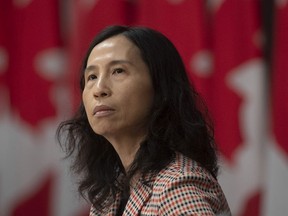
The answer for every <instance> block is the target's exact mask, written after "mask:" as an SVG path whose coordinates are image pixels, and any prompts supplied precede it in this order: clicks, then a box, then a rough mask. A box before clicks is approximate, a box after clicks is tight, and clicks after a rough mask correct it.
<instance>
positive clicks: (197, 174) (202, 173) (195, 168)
mask: <svg viewBox="0 0 288 216" xmlns="http://www.w3.org/2000/svg"><path fill="white" fill-rule="evenodd" d="M181 177H183V178H189V177H190V178H201V179H203V178H204V179H207V180H211V181H216V182H217V180H216V179H215V178H214V177H213V176H212V174H211V173H210V172H209V171H208V170H206V169H205V168H203V167H202V166H201V165H200V164H199V163H198V162H197V161H195V160H193V159H191V158H189V157H187V156H185V155H183V154H182V153H179V152H176V153H175V157H174V159H173V160H172V161H171V162H170V163H169V164H168V165H167V166H166V167H165V168H164V169H162V170H161V171H160V172H159V173H158V178H157V179H159V180H162V181H163V180H165V179H167V180H172V179H177V178H181Z"/></svg>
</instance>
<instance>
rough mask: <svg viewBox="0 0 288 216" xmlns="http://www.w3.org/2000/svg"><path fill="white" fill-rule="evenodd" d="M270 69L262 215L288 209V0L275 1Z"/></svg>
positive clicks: (281, 213) (276, 213)
mask: <svg viewBox="0 0 288 216" xmlns="http://www.w3.org/2000/svg"><path fill="white" fill-rule="evenodd" d="M275 3H276V4H275V12H274V14H275V18H274V31H273V33H274V34H273V38H274V41H273V45H274V46H273V52H272V59H273V60H272V67H271V68H272V72H271V76H270V78H271V82H270V83H271V85H270V86H269V87H270V89H271V94H270V95H271V98H270V100H269V102H270V103H269V111H271V114H272V115H271V119H270V120H271V121H270V127H269V130H270V133H269V136H268V142H267V146H266V151H267V152H266V160H265V163H264V165H265V168H266V169H265V175H264V178H265V185H264V186H265V195H266V196H265V199H264V200H263V212H264V214H263V215H265V216H270V215H287V213H288V188H287V187H286V186H285V185H286V184H287V182H288V142H287V133H288V127H287V123H288V89H287V86H288V63H287V56H288V43H287V38H288V1H287V0H283V1H280V0H279V1H278V0H277V1H275Z"/></svg>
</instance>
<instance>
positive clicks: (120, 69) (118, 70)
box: [112, 68, 124, 74]
mask: <svg viewBox="0 0 288 216" xmlns="http://www.w3.org/2000/svg"><path fill="white" fill-rule="evenodd" d="M123 72H124V69H122V68H115V69H114V70H113V72H112V74H121V73H123Z"/></svg>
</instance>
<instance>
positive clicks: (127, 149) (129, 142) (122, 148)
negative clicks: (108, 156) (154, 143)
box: [106, 136, 144, 172]
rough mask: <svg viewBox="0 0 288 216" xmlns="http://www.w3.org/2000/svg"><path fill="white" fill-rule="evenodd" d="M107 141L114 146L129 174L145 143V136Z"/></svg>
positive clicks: (112, 138) (110, 138) (116, 138)
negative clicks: (143, 142) (142, 143)
mask: <svg viewBox="0 0 288 216" xmlns="http://www.w3.org/2000/svg"><path fill="white" fill-rule="evenodd" d="M106 139H107V140H108V141H109V142H110V143H111V144H112V145H113V147H114V149H115V151H116V152H117V154H118V155H119V158H120V160H121V162H122V165H123V167H124V168H125V171H126V172H127V171H128V170H129V168H130V166H131V164H132V163H133V161H134V159H135V155H136V153H137V151H138V149H139V147H140V143H141V142H142V141H143V139H144V136H138V137H131V136H127V137H124V136H121V137H115V136H113V137H106Z"/></svg>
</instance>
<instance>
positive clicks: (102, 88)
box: [93, 76, 111, 98]
mask: <svg viewBox="0 0 288 216" xmlns="http://www.w3.org/2000/svg"><path fill="white" fill-rule="evenodd" d="M109 86H110V85H109V80H107V78H106V77H103V76H102V77H101V76H99V77H98V78H97V81H96V82H95V86H94V92H93V94H94V97H95V98H102V97H108V96H110V95H111V89H110V87H109Z"/></svg>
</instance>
